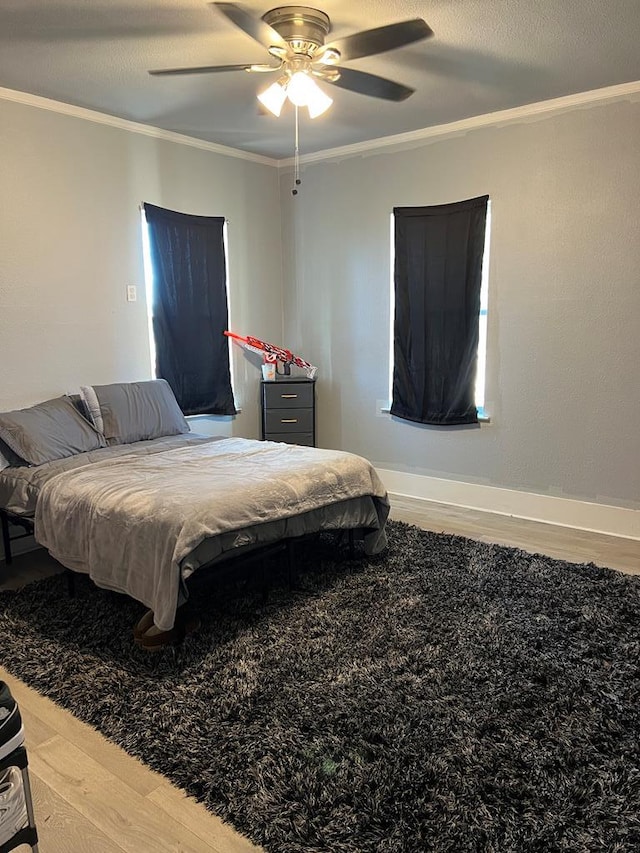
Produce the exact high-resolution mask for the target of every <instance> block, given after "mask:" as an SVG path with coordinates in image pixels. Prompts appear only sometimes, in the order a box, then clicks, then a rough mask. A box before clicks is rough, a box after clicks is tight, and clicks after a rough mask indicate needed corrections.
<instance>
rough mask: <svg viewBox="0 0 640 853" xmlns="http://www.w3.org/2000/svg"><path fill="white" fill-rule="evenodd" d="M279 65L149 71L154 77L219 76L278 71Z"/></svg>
mask: <svg viewBox="0 0 640 853" xmlns="http://www.w3.org/2000/svg"><path fill="white" fill-rule="evenodd" d="M279 68H280V66H279V65H202V66H201V67H200V68H159V69H156V70H154V71H149V74H152V75H153V76H154V77H170V76H171V75H174V76H177V75H179V74H217V73H218V72H220V71H278V70H279Z"/></svg>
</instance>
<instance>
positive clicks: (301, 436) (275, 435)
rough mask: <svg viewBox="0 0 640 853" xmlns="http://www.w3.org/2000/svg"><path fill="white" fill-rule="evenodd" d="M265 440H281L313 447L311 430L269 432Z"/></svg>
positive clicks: (286, 442)
mask: <svg viewBox="0 0 640 853" xmlns="http://www.w3.org/2000/svg"><path fill="white" fill-rule="evenodd" d="M265 440H266V441H282V442H284V443H285V444H301V445H302V446H303V447H313V433H312V432H291V433H286V432H269V433H267V434H266V435H265Z"/></svg>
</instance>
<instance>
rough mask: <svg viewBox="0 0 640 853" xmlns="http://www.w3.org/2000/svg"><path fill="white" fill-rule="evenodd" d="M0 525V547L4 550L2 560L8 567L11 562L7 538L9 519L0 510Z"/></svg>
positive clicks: (9, 541) (9, 540)
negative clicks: (0, 534) (0, 531)
mask: <svg viewBox="0 0 640 853" xmlns="http://www.w3.org/2000/svg"><path fill="white" fill-rule="evenodd" d="M0 524H1V525H2V547H3V548H4V559H5V562H6V564H7V565H8V566H10V565H11V563H12V562H13V557H12V556H11V537H10V536H9V519H8V518H7V514H6V512H5V511H4V510H3V509H0Z"/></svg>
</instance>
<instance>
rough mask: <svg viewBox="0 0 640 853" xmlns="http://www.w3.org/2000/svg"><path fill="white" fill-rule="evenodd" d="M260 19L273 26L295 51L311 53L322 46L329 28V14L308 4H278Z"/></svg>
mask: <svg viewBox="0 0 640 853" xmlns="http://www.w3.org/2000/svg"><path fill="white" fill-rule="evenodd" d="M262 20H263V21H264V22H265V24H269V26H270V27H273V29H274V30H275V31H276V32H277V33H279V34H280V35H281V36H282V38H283V39H284V40H285V41H286V42H288V43H289V44H290V45H291V47H292V49H293V50H294V52H295V53H305V54H309V53H313V52H314V51H315V50H316V49H317V48H318V47H322V45H323V44H324V40H325V37H326V35H327V34H328V33H329V31H330V30H331V21H330V20H329V16H328V15H325V13H324V12H321V11H320V10H319V9H310V8H309V7H308V6H279V7H278V8H277V9H271V10H270V11H269V12H266V13H265V14H264V15H263V16H262Z"/></svg>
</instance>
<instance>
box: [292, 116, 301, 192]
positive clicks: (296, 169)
mask: <svg viewBox="0 0 640 853" xmlns="http://www.w3.org/2000/svg"><path fill="white" fill-rule="evenodd" d="M294 111H295V128H296V132H295V148H294V151H293V178H294V183H295V186H294V188H293V189H292V190H291V195H298V189H297V188H298V187H299V186H300V184H301V183H302V181H301V180H300V148H299V140H300V130H299V126H298V107H297V106H294Z"/></svg>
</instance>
